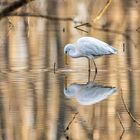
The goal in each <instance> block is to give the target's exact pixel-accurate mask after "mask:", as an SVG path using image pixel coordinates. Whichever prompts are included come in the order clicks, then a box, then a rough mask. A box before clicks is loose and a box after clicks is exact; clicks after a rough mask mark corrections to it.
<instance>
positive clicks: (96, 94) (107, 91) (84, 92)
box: [64, 79, 117, 105]
mask: <svg viewBox="0 0 140 140" xmlns="http://www.w3.org/2000/svg"><path fill="white" fill-rule="evenodd" d="M65 80H67V79H65ZM65 83H67V81H65ZM116 92H117V88H116V87H109V86H103V85H101V84H98V83H95V82H94V81H89V82H87V83H86V84H78V83H72V84H71V85H69V86H68V87H67V84H65V87H64V94H65V96H66V97H67V98H72V97H75V98H76V99H77V101H78V102H79V103H80V104H81V105H92V104H95V103H97V102H100V101H102V100H104V99H106V98H108V97H109V96H110V95H112V94H114V93H116Z"/></svg>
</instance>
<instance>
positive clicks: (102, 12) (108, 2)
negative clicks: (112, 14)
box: [93, 0, 112, 23]
mask: <svg viewBox="0 0 140 140" xmlns="http://www.w3.org/2000/svg"><path fill="white" fill-rule="evenodd" d="M111 2H112V0H108V1H107V2H106V5H105V6H104V8H103V9H102V10H101V11H100V12H99V13H98V14H97V16H96V17H95V18H94V20H93V22H94V23H95V22H96V21H97V20H99V19H100V18H101V17H102V15H103V14H104V13H105V12H106V10H107V9H108V7H109V6H110V4H111Z"/></svg>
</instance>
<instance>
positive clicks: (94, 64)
mask: <svg viewBox="0 0 140 140" xmlns="http://www.w3.org/2000/svg"><path fill="white" fill-rule="evenodd" d="M92 60H93V63H94V66H95V75H96V74H97V66H96V63H95V61H94V59H92Z"/></svg>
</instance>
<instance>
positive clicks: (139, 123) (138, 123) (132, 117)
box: [121, 89, 140, 125]
mask: <svg viewBox="0 0 140 140" xmlns="http://www.w3.org/2000/svg"><path fill="white" fill-rule="evenodd" d="M121 99H122V102H123V105H124V107H125V109H126V112H127V113H128V115H129V116H130V118H131V119H132V120H133V122H135V123H136V124H137V125H140V122H139V121H137V119H136V118H135V117H134V116H133V115H132V114H131V112H130V111H129V109H128V107H127V106H126V104H125V101H124V98H123V95H122V89H121Z"/></svg>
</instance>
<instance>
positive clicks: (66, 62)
mask: <svg viewBox="0 0 140 140" xmlns="http://www.w3.org/2000/svg"><path fill="white" fill-rule="evenodd" d="M64 62H65V65H68V59H67V51H66V52H65V56H64Z"/></svg>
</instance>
